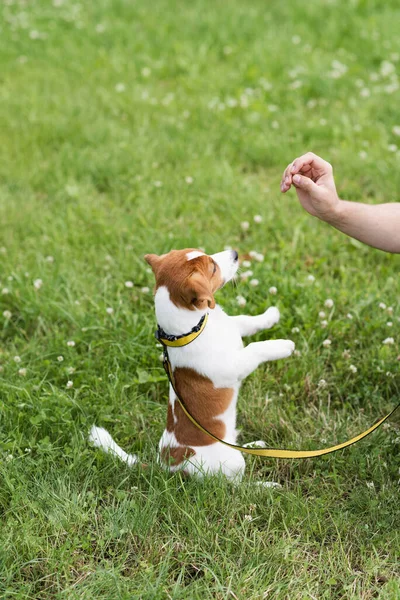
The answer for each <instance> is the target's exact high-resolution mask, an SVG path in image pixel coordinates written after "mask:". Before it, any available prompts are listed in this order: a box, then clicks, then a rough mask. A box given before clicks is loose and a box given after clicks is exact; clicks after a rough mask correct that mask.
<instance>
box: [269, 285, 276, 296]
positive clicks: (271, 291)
mask: <svg viewBox="0 0 400 600" xmlns="http://www.w3.org/2000/svg"><path fill="white" fill-rule="evenodd" d="M268 291H269V293H270V294H272V295H273V296H275V295H276V294H277V293H278V289H277V288H276V287H275V286H274V285H273V286H272V287H270V288H269V290H268Z"/></svg>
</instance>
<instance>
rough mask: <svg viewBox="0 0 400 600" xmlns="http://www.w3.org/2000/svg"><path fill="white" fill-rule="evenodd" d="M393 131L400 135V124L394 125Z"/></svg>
mask: <svg viewBox="0 0 400 600" xmlns="http://www.w3.org/2000/svg"><path fill="white" fill-rule="evenodd" d="M392 133H393V134H394V135H398V136H400V125H395V126H394V127H393V129H392Z"/></svg>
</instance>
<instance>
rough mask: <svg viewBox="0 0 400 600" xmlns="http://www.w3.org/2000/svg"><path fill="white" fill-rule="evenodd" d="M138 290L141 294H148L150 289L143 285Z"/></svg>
mask: <svg viewBox="0 0 400 600" xmlns="http://www.w3.org/2000/svg"><path fill="white" fill-rule="evenodd" d="M140 291H141V292H142V294H148V293H149V291H150V288H149V287H147V286H146V285H145V286H144V287H142V288H141V289H140Z"/></svg>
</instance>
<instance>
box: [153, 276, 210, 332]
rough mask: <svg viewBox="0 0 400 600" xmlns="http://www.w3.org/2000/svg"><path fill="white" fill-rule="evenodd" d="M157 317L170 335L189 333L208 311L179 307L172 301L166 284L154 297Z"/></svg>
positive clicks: (160, 324)
mask: <svg viewBox="0 0 400 600" xmlns="http://www.w3.org/2000/svg"><path fill="white" fill-rule="evenodd" d="M154 303H155V308H156V319H157V323H158V325H159V326H160V327H161V328H162V329H163V330H164V331H165V332H166V333H168V334H170V335H183V334H185V333H188V332H189V331H190V330H191V329H192V328H193V327H195V326H196V325H197V324H198V322H199V321H200V319H201V317H202V316H203V315H204V314H205V313H206V312H208V311H206V310H188V309H185V308H178V306H175V304H174V303H173V302H172V301H171V299H170V296H169V291H168V289H167V288H166V287H165V286H161V287H159V288H158V290H157V292H156V295H155V297H154Z"/></svg>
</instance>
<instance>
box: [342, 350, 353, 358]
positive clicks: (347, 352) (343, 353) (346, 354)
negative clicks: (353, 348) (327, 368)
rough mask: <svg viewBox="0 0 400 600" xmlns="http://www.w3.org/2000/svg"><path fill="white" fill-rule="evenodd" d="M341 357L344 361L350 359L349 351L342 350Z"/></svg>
mask: <svg viewBox="0 0 400 600" xmlns="http://www.w3.org/2000/svg"><path fill="white" fill-rule="evenodd" d="M342 356H343V358H345V359H346V360H348V359H349V358H351V354H350V350H343V352H342Z"/></svg>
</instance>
